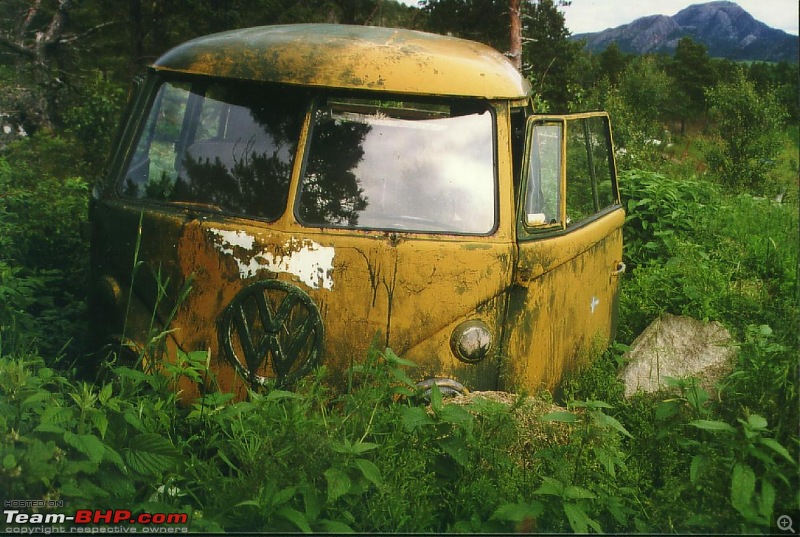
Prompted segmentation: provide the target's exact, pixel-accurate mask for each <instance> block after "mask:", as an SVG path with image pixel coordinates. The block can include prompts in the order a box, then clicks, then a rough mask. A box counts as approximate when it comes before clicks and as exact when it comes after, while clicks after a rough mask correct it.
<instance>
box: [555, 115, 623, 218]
mask: <svg viewBox="0 0 800 537" xmlns="http://www.w3.org/2000/svg"><path fill="white" fill-rule="evenodd" d="M612 170H613V161H612V160H611V138H610V135H609V132H608V124H607V122H606V118H605V117H603V116H595V117H584V118H580V119H573V120H571V121H568V122H567V168H566V172H567V173H566V175H567V200H566V201H567V225H568V226H569V225H573V224H576V223H578V222H581V221H582V220H585V219H587V218H589V217H591V216H594V215H595V214H597V213H598V212H600V211H602V210H603V209H605V208H606V207H610V206H611V205H614V203H615V202H616V193H615V192H614V188H613V177H612V173H613V172H612Z"/></svg>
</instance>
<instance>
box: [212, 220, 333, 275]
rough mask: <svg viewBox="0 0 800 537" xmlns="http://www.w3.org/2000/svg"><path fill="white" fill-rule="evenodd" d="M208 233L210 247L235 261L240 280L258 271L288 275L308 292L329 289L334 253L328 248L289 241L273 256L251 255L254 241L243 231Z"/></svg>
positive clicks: (266, 252)
mask: <svg viewBox="0 0 800 537" xmlns="http://www.w3.org/2000/svg"><path fill="white" fill-rule="evenodd" d="M209 231H210V233H211V234H212V235H213V237H214V247H215V248H216V249H217V250H218V251H219V252H220V253H223V254H226V255H230V256H232V257H233V259H234V260H235V261H236V264H237V265H238V267H239V277H240V278H243V279H244V278H250V277H252V276H255V275H256V273H257V272H258V271H259V270H268V271H270V272H279V273H284V274H291V275H293V276H295V277H297V278H298V279H299V280H300V281H301V282H303V283H304V284H306V285H307V286H309V287H311V288H312V289H320V288H323V289H328V290H332V289H333V258H334V255H335V249H334V248H333V247H332V246H321V245H319V244H317V243H316V242H314V241H311V240H308V239H303V240H298V239H294V238H291V239H289V240H288V241H286V242H285V243H284V244H283V245H282V246H278V247H274V248H273V249H274V250H276V251H277V252H276V253H273V252H272V251H269V250H267V249H264V250H262V251H260V252H253V249H254V247H255V237H253V236H252V235H250V234H248V233H245V232H244V231H228V230H221V229H209Z"/></svg>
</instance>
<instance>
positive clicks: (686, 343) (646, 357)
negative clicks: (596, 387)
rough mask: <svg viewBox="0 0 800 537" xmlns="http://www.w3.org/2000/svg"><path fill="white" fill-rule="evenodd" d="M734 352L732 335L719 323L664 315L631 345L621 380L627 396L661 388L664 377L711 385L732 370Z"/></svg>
mask: <svg viewBox="0 0 800 537" xmlns="http://www.w3.org/2000/svg"><path fill="white" fill-rule="evenodd" d="M735 355H736V347H735V346H734V344H733V341H732V339H731V335H730V333H729V332H728V331H727V330H726V329H725V327H724V326H722V325H721V324H720V323H718V322H716V321H712V322H705V321H698V320H697V319H692V318H691V317H683V316H675V315H669V314H665V315H662V316H661V317H659V318H658V319H656V320H655V321H653V322H652V323H651V324H650V326H648V327H647V328H646V329H645V330H644V332H642V333H641V334H640V335H639V337H637V338H636V340H634V342H633V343H632V344H631V350H630V351H628V352H627V353H626V356H625V358H626V360H627V361H628V362H629V363H628V365H627V366H626V367H625V368H624V369H623V370H622V372H621V373H620V379H621V380H622V381H623V382H624V383H625V396H626V397H630V396H631V395H633V394H635V393H636V392H640V391H642V392H655V391H657V390H659V389H661V388H662V387H664V386H665V381H664V379H665V377H672V378H686V377H697V378H699V379H701V383H702V384H703V385H706V386H710V385H713V383H714V382H715V381H717V380H719V379H720V378H722V377H723V376H724V375H725V374H726V373H727V372H729V371H730V370H731V369H732V363H733V358H734V357H735Z"/></svg>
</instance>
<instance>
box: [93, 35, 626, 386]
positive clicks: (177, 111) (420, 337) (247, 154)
mask: <svg viewBox="0 0 800 537" xmlns="http://www.w3.org/2000/svg"><path fill="white" fill-rule="evenodd" d="M613 155H614V153H613V145H612V139H611V131H610V127H609V120H608V117H607V115H606V114H604V113H600V112H592V113H585V114H574V115H567V116H557V115H537V114H536V113H535V110H534V109H533V107H532V101H531V98H530V89H529V85H528V83H527V81H526V80H525V79H524V78H523V77H522V76H521V75H520V74H519V73H518V72H517V71H516V70H515V69H514V67H513V66H512V65H511V63H510V62H509V61H507V60H506V58H505V57H504V56H503V55H502V54H500V53H498V52H497V51H495V50H493V49H491V48H488V47H486V46H484V45H481V44H478V43H474V42H471V41H465V40H461V39H456V38H452V37H444V36H440V35H432V34H427V33H422V32H417V31H410V30H399V29H390V28H375V27H360V26H343V25H325V24H310V25H287V26H269V27H258V28H249V29H242V30H236V31H230V32H225V33H220V34H215V35H210V36H206V37H201V38H198V39H195V40H192V41H189V42H187V43H185V44H183V45H180V46H178V47H176V48H174V49H172V50H170V51H169V52H167V53H166V54H164V55H163V56H162V57H161V58H160V59H158V61H156V62H155V64H154V65H153V66H152V67H151V68H150V69H149V70H148V71H147V72H146V74H145V75H144V76H143V77H141V78H140V79H139V80H138V81H137V84H136V87H135V91H134V92H133V94H132V97H131V100H130V103H129V106H128V110H127V112H126V116H125V119H124V123H123V125H122V127H121V129H120V134H119V139H118V142H117V143H116V144H115V150H114V153H113V155H112V159H111V164H110V166H109V169H108V174H107V177H106V180H105V182H103V184H101V185H99V186H98V187H97V188H96V189H95V193H94V196H93V199H92V203H91V207H90V220H91V226H92V270H93V279H94V282H95V284H94V288H95V290H96V292H95V293H94V297H93V299H92V302H91V306H92V312H93V315H94V319H95V326H96V327H97V330H98V332H99V334H101V335H102V336H103V337H104V338H106V340H111V341H116V344H117V345H119V346H120V348H124V349H129V350H130V352H132V353H134V354H135V355H140V356H142V355H143V356H144V357H145V359H146V360H151V361H152V360H154V359H155V357H154V356H152V353H153V352H154V349H155V347H160V349H159V352H160V353H162V354H163V359H166V360H174V359H175V356H177V355H178V353H179V352H184V353H190V352H193V351H207V353H208V363H209V364H210V366H211V369H212V370H213V371H214V372H215V374H216V377H217V382H218V383H219V385H220V386H221V387H222V389H224V390H228V391H231V392H233V393H235V394H236V395H237V397H244V396H246V394H247V392H248V390H250V389H269V387H271V386H286V385H290V384H291V383H292V382H293V381H296V380H297V379H299V378H300V377H302V376H304V375H306V374H308V373H309V372H310V371H311V370H312V369H313V368H315V367H317V366H319V365H321V364H325V366H326V367H327V368H328V369H329V370H330V371H332V372H333V375H334V378H336V376H337V375H340V376H341V375H343V373H344V371H346V369H347V368H348V367H349V366H351V365H352V364H354V363H358V362H359V361H363V360H364V358H365V357H366V354H367V350H368V348H369V346H370V344H372V342H373V341H377V342H378V344H379V345H380V346H381V347H384V346H385V347H390V348H392V349H393V350H394V352H395V353H397V354H398V355H401V356H403V357H405V358H407V359H409V360H412V361H414V362H416V364H418V365H419V367H418V368H415V369H413V370H412V371H411V374H412V375H415V376H416V377H417V378H416V380H418V381H419V382H420V383H421V385H423V386H430V385H431V384H437V385H439V386H440V387H441V388H442V390H443V391H464V390H514V389H517V388H520V387H526V388H528V389H537V388H540V387H545V388H552V387H554V386H555V384H556V383H557V382H558V381H559V379H560V377H561V375H562V372H563V371H565V370H566V369H568V368H569V367H570V366H571V365H573V364H574V363H575V362H576V360H578V359H579V357H580V356H583V355H584V354H585V353H586V352H587V350H588V349H590V348H592V347H597V345H598V344H600V345H607V344H608V342H609V340H610V338H612V337H613V334H614V325H615V320H616V317H617V313H616V311H617V288H618V278H617V276H618V275H619V274H620V273H621V272H622V271H623V270H624V265H623V264H622V231H621V228H622V224H623V221H624V211H623V209H622V207H621V206H620V201H619V193H618V190H617V183H616V181H617V177H616V169H615V164H614V157H613ZM156 333H161V334H162V337H161V338H157V341H159V342H160V343H161V345H158V346H153V345H151V344H150V343H151V341H152V337H153V335H154V334H156ZM339 378H341V377H339ZM180 389H181V390H182V391H183V393H184V395H185V396H186V397H192V396H194V395H197V394H198V393H200V392H201V389H202V387H201V386H198V385H196V384H194V383H192V382H190V381H189V380H186V381H185V383H184V384H183V385H181V386H180Z"/></svg>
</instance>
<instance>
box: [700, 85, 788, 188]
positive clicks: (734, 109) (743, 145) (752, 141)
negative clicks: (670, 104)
mask: <svg viewBox="0 0 800 537" xmlns="http://www.w3.org/2000/svg"><path fill="white" fill-rule="evenodd" d="M706 98H707V99H708V102H709V108H710V115H711V118H712V119H713V120H714V122H715V124H716V129H715V132H716V138H715V140H714V141H713V142H711V143H710V144H709V146H708V148H707V150H706V160H707V161H708V164H709V167H710V169H711V171H712V172H713V173H714V174H715V175H716V176H717V177H718V178H719V180H720V181H721V182H722V183H723V184H724V185H726V186H728V187H731V188H734V189H742V188H744V189H747V190H750V191H752V192H754V193H758V194H768V192H766V190H767V186H768V179H769V174H770V171H771V170H773V169H774V168H775V166H776V163H777V162H776V157H777V155H778V153H779V152H780V150H781V147H782V144H783V138H782V135H781V129H782V127H783V125H784V123H785V121H786V118H787V117H788V114H787V112H786V110H785V109H784V108H783V107H782V106H781V105H780V104H779V103H778V101H777V99H776V98H775V97H774V96H773V95H772V94H771V93H765V94H763V95H762V94H759V93H758V92H757V91H756V88H755V85H754V84H753V83H752V82H750V81H748V80H747V78H746V77H745V74H744V73H743V72H742V71H739V72H738V74H737V77H736V79H735V80H734V81H733V82H731V83H722V84H719V85H717V86H715V87H713V88H710V89H709V90H708V91H707V93H706ZM773 195H774V193H773Z"/></svg>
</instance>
